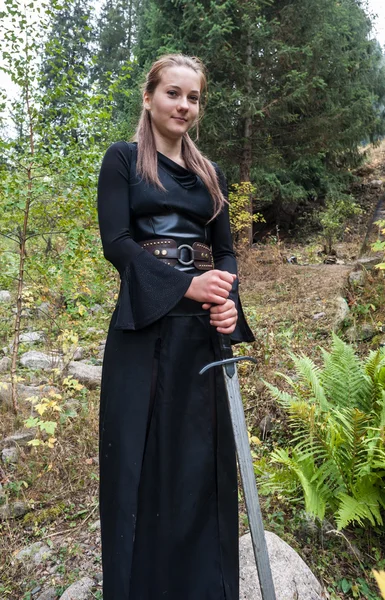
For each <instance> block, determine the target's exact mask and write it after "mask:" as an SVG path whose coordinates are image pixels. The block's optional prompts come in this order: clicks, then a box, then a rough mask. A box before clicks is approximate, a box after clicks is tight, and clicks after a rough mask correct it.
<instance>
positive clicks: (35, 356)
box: [20, 350, 62, 369]
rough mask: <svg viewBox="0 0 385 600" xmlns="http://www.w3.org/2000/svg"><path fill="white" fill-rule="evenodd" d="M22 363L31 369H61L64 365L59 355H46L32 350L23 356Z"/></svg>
mask: <svg viewBox="0 0 385 600" xmlns="http://www.w3.org/2000/svg"><path fill="white" fill-rule="evenodd" d="M20 362H21V364H22V365H23V367H28V368H29V369H55V368H58V367H59V368H60V367H61V363H62V361H61V357H60V356H59V355H57V354H45V353H44V352H36V350H30V351H29V352H25V353H24V354H22V356H21V357H20Z"/></svg>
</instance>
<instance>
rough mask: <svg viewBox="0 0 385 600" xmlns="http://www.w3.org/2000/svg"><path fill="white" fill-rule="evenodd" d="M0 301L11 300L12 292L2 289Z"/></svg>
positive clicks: (7, 301)
mask: <svg viewBox="0 0 385 600" xmlns="http://www.w3.org/2000/svg"><path fill="white" fill-rule="evenodd" d="M0 302H4V303H5V302H6V303H9V302H11V294H10V292H8V291H7V290H0Z"/></svg>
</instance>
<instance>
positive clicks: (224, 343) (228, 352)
mask: <svg viewBox="0 0 385 600" xmlns="http://www.w3.org/2000/svg"><path fill="white" fill-rule="evenodd" d="M218 339H219V347H220V353H221V359H222V360H223V359H226V358H233V351H232V349H231V340H230V336H229V334H228V333H218ZM223 368H224V369H225V371H226V373H227V375H228V376H229V377H233V375H234V373H235V363H232V364H227V365H223Z"/></svg>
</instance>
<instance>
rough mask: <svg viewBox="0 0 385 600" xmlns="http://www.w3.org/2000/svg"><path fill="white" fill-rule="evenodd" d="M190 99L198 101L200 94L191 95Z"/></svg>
mask: <svg viewBox="0 0 385 600" xmlns="http://www.w3.org/2000/svg"><path fill="white" fill-rule="evenodd" d="M190 100H192V102H198V101H199V96H190Z"/></svg>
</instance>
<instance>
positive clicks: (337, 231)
mask: <svg viewBox="0 0 385 600" xmlns="http://www.w3.org/2000/svg"><path fill="white" fill-rule="evenodd" d="M360 212H361V209H360V207H359V206H358V205H357V204H356V203H355V201H354V198H353V196H351V195H349V194H346V193H343V192H342V191H340V190H339V189H338V188H337V189H335V188H334V189H333V188H332V189H330V190H329V191H328V193H327V195H326V201H325V210H324V211H323V212H322V213H321V217H320V222H321V225H322V227H323V234H324V237H325V242H326V244H325V246H326V249H327V252H329V253H331V251H332V249H333V244H334V242H335V241H336V240H337V238H338V236H340V235H341V234H342V233H343V231H344V229H345V223H346V221H347V219H349V218H350V217H352V216H353V215H356V214H359V213H360Z"/></svg>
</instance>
